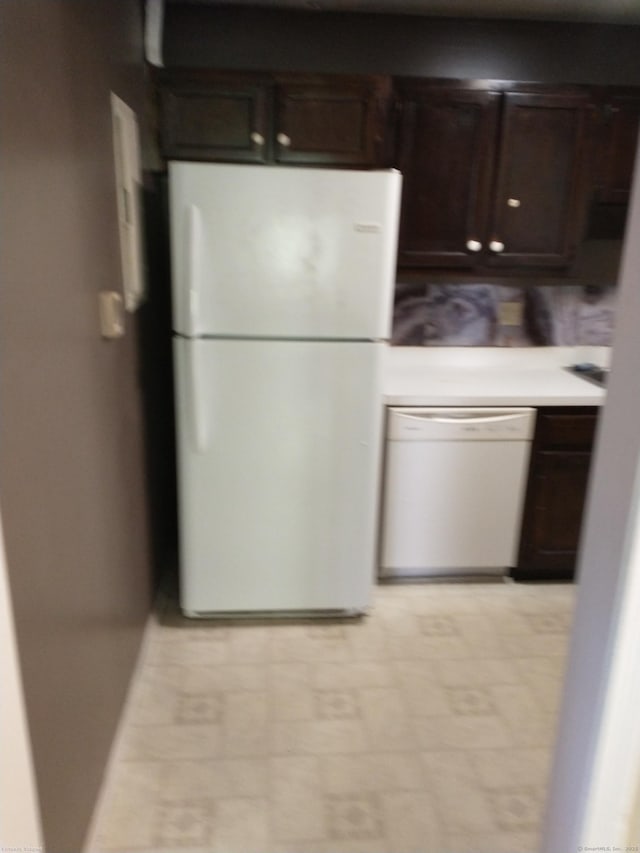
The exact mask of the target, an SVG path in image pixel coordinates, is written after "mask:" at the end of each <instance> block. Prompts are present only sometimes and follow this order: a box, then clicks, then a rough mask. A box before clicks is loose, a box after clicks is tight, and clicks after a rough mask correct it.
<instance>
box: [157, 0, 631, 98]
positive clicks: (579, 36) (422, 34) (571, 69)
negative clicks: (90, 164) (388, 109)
mask: <svg viewBox="0 0 640 853" xmlns="http://www.w3.org/2000/svg"><path fill="white" fill-rule="evenodd" d="M164 33H165V38H164V60H165V64H166V65H167V66H168V67H171V66H186V67H188V66H191V67H193V66H201V67H210V68H219V69H221V68H229V69H247V70H274V71H318V72H323V71H324V72H336V73H356V72H357V73H368V74H372V73H380V74H398V75H402V74H407V75H416V76H424V77H456V78H465V77H479V78H494V79H496V78H500V79H506V80H526V81H529V82H531V81H539V82H544V83H559V82H561V83H589V84H593V85H595V84H618V85H640V63H639V62H638V54H639V53H640V27H638V26H636V27H629V26H627V27H622V26H615V25H606V24H559V23H548V22H534V21H488V20H484V21H479V20H447V19H442V18H428V17H419V16H414V15H372V14H358V13H330V12H304V11H302V12H293V11H283V10H277V11H274V10H265V9H250V8H243V9H239V8H236V9H233V8H224V7H223V8H214V7H207V6H203V5H193V6H190V5H189V4H188V3H179V4H175V5H173V4H171V3H170V4H169V5H168V6H167V13H166V20H165V29H164Z"/></svg>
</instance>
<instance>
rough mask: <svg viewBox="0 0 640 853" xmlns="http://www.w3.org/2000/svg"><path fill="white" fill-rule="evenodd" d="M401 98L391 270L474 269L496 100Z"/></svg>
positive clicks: (416, 94)
mask: <svg viewBox="0 0 640 853" xmlns="http://www.w3.org/2000/svg"><path fill="white" fill-rule="evenodd" d="M400 98H401V100H400V108H401V111H402V113H401V118H400V127H399V140H398V156H397V166H398V168H399V169H400V171H401V172H402V174H403V176H404V188H403V198H402V216H401V224H400V241H399V252H398V263H399V265H400V266H403V267H427V266H444V267H470V266H475V265H476V264H477V262H478V253H479V252H480V251H481V250H482V247H483V242H484V235H485V233H486V230H487V218H488V214H489V205H490V190H491V179H492V163H493V150H494V146H495V140H496V134H497V122H498V105H499V102H500V95H499V94H497V93H495V92H488V91H476V90H460V89H446V88H441V89H429V88H424V87H420V86H419V84H414V85H413V86H412V85H411V84H408V85H405V86H402V87H401V88H400ZM470 247H471V248H470Z"/></svg>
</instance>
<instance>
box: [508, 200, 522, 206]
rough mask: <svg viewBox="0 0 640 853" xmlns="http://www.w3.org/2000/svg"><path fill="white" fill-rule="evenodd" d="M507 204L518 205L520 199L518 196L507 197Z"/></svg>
mask: <svg viewBox="0 0 640 853" xmlns="http://www.w3.org/2000/svg"><path fill="white" fill-rule="evenodd" d="M507 205H508V206H509V207H520V199H519V198H508V199H507Z"/></svg>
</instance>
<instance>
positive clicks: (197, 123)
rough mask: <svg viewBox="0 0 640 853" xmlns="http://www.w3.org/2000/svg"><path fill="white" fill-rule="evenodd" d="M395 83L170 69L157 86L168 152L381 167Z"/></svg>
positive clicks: (178, 155) (214, 158) (172, 155)
mask: <svg viewBox="0 0 640 853" xmlns="http://www.w3.org/2000/svg"><path fill="white" fill-rule="evenodd" d="M389 99H390V82H389V80H388V78H384V77H359V76H358V77H355V76H349V77H346V76H344V77H343V76H333V75H310V74H304V75H301V74H286V75H284V74H283V75H259V76H251V77H247V76H244V75H233V74H230V73H229V74H227V73H217V72H200V73H199V74H196V75H194V74H193V73H190V72H184V73H181V72H170V73H167V74H165V75H164V76H163V77H162V80H161V83H160V110H161V113H160V125H161V140H162V150H163V154H164V155H165V156H166V157H169V158H176V159H196V160H212V161H231V162H234V161H235V162H245V163H269V162H271V163H273V162H275V163H283V164H301V165H326V166H352V167H362V168H365V167H370V166H376V165H379V164H381V163H382V159H383V156H384V145H385V139H384V131H385V126H386V121H387V110H388V105H389Z"/></svg>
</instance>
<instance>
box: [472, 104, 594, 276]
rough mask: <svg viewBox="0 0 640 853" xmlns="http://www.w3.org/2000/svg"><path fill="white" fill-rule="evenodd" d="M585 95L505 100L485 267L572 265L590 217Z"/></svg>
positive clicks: (587, 118)
mask: <svg viewBox="0 0 640 853" xmlns="http://www.w3.org/2000/svg"><path fill="white" fill-rule="evenodd" d="M590 114H591V113H590V110H589V100H588V97H587V96H586V95H584V96H583V95H580V94H569V95H553V94H516V93H507V94H505V96H504V107H503V118H502V129H501V140H500V151H499V159H498V174H497V181H496V191H495V197H494V202H493V213H492V219H491V228H490V231H489V235H488V239H489V243H488V248H489V252H488V255H487V261H488V263H489V264H490V265H492V266H511V267H515V266H527V265H532V266H556V267H562V266H567V265H568V264H570V263H571V261H572V260H573V257H574V254H575V250H576V245H577V241H578V238H579V236H580V231H581V228H582V227H583V219H582V217H583V215H584V214H585V213H586V192H585V191H586V186H585V180H584V179H585V169H584V165H585V162H586V146H587V122H588V120H589V117H590Z"/></svg>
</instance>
